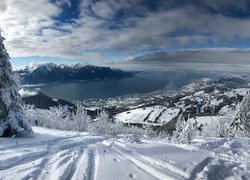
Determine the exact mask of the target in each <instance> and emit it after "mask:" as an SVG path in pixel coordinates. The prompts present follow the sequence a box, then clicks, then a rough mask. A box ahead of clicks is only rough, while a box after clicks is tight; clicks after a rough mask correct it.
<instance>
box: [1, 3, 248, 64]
mask: <svg viewBox="0 0 250 180" xmlns="http://www.w3.org/2000/svg"><path fill="white" fill-rule="evenodd" d="M0 13H1V16H0V27H1V28H2V34H3V36H4V37H5V38H6V41H5V45H6V48H7V50H8V52H9V54H10V56H11V57H12V60H11V62H12V64H13V65H14V66H22V65H28V64H29V63H30V62H36V63H42V62H55V63H74V62H82V63H90V64H100V63H105V62H113V61H120V60H126V59H131V58H133V57H137V56H140V55H143V54H148V53H153V52H158V51H166V50H168V51H178V50H181V49H196V48H198V49H201V48H225V47H227V48H235V49H245V48H249V47H250V41H249V40H250V1H249V0H238V1H237V2H236V1H235V0H200V1H197V0H189V1H187V0H126V1H124V0H98V1H97V0H36V1H30V0H2V1H1V4H0Z"/></svg>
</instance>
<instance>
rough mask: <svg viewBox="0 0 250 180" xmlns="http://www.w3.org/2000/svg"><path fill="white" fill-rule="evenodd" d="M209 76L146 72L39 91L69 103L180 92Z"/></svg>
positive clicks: (189, 73) (42, 88)
mask: <svg viewBox="0 0 250 180" xmlns="http://www.w3.org/2000/svg"><path fill="white" fill-rule="evenodd" d="M207 76H208V75H204V74H203V73H198V72H174V71H172V72H144V73H139V74H137V76H136V77H132V78H125V79H119V80H107V81H92V82H77V83H64V84H53V85H46V86H42V87H40V90H41V91H42V92H43V93H45V94H47V95H48V96H50V97H52V98H61V99H65V100H69V101H72V100H84V99H90V98H94V99H96V98H110V97H115V96H121V95H126V94H132V93H149V92H152V91H156V90H160V89H163V88H169V89H173V88H179V87H182V86H184V85H186V84H188V83H190V82H193V81H195V80H198V79H200V78H202V77H207Z"/></svg>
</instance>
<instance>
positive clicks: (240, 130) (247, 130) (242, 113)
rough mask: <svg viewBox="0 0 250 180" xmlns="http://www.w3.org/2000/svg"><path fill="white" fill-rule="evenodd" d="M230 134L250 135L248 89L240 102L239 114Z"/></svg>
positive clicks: (235, 118)
mask: <svg viewBox="0 0 250 180" xmlns="http://www.w3.org/2000/svg"><path fill="white" fill-rule="evenodd" d="M229 134H230V136H235V135H240V136H249V134H250V92H249V91H248V92H247V93H246V95H245V96H244V98H243V100H242V101H241V103H240V104H239V107H238V111H237V114H236V115H235V116H234V118H233V121H232V123H231V125H230V128H229Z"/></svg>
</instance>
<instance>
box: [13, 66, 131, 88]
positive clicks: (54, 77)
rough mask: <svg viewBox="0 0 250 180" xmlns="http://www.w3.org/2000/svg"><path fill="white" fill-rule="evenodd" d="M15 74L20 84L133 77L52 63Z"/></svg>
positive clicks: (128, 73)
mask: <svg viewBox="0 0 250 180" xmlns="http://www.w3.org/2000/svg"><path fill="white" fill-rule="evenodd" d="M15 72H16V73H18V74H19V75H20V77H21V84H38V83H65V82H74V81H93V80H109V79H121V78H127V77H132V76H133V73H131V72H125V71H122V70H119V69H111V68H109V67H99V66H92V65H86V66H83V65H81V64H75V65H57V64H53V63H46V64H40V65H36V66H28V67H25V68H23V69H18V70H16V71H15Z"/></svg>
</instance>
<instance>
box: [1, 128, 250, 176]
mask: <svg viewBox="0 0 250 180" xmlns="http://www.w3.org/2000/svg"><path fill="white" fill-rule="evenodd" d="M33 129H34V131H35V135H34V137H20V138H11V139H10V138H2V139H1V140H0V157H1V158H0V179H11V180H13V179H15V180H18V179H53V180H56V179H60V180H61V179H86V180H89V179H96V180H112V179H115V180H116V179H117V178H119V179H121V180H123V179H124V180H127V179H142V180H145V179H149V180H150V179H162V180H166V179H225V178H227V177H231V178H232V179H235V178H238V179H248V178H249V175H250V173H249V172H250V171H249V170H250V162H249V159H248V158H249V156H250V140H249V139H235V140H225V139H210V140H206V141H204V140H195V141H194V142H193V145H192V146H191V145H178V144H172V143H170V142H168V141H165V140H159V139H145V138H142V139H135V138H134V137H133V136H118V137H105V136H92V135H89V134H86V133H76V132H65V131H58V130H49V129H44V128H38V127H33Z"/></svg>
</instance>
